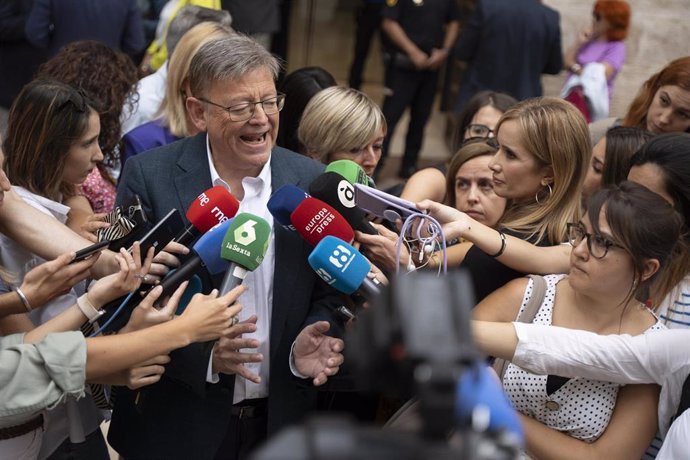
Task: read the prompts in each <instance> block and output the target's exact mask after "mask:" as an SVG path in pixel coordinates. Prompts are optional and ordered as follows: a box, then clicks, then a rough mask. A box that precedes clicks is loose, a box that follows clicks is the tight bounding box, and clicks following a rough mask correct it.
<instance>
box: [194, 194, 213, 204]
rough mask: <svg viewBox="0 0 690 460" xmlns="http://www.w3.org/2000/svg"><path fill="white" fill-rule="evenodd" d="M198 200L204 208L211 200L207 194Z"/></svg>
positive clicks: (200, 196)
mask: <svg viewBox="0 0 690 460" xmlns="http://www.w3.org/2000/svg"><path fill="white" fill-rule="evenodd" d="M197 200H199V205H200V206H201V207H202V208H203V207H204V206H205V205H206V204H207V203H208V202H209V201H211V199H210V198H209V197H208V196H206V192H204V193H202V194H201V195H199V196H198V197H197Z"/></svg>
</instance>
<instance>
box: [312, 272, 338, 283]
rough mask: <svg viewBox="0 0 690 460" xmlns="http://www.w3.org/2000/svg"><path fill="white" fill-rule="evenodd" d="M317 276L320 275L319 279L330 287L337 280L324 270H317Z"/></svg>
mask: <svg viewBox="0 0 690 460" xmlns="http://www.w3.org/2000/svg"><path fill="white" fill-rule="evenodd" d="M316 274H317V275H319V278H321V279H322V280H324V281H325V282H326V284H328V285H331V284H333V283H335V278H333V277H332V276H331V275H330V274H329V273H328V272H327V271H326V270H325V269H324V268H319V269H318V270H316Z"/></svg>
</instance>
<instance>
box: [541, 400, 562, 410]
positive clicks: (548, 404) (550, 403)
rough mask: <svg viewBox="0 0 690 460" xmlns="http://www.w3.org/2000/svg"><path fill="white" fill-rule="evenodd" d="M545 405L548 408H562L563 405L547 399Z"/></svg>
mask: <svg viewBox="0 0 690 460" xmlns="http://www.w3.org/2000/svg"><path fill="white" fill-rule="evenodd" d="M544 407H546V408H547V409H548V410H558V409H560V408H561V405H560V404H558V403H557V402H556V401H546V403H545V404H544Z"/></svg>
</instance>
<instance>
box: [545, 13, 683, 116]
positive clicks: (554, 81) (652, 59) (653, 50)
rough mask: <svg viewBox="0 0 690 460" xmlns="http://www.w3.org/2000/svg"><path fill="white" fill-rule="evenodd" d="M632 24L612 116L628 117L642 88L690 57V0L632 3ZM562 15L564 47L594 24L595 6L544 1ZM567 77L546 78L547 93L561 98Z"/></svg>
mask: <svg viewBox="0 0 690 460" xmlns="http://www.w3.org/2000/svg"><path fill="white" fill-rule="evenodd" d="M629 1H630V7H631V10H632V21H631V27H630V32H629V34H628V38H627V39H626V41H625V44H626V52H627V54H626V60H625V64H624V66H623V68H622V69H621V72H620V73H619V74H618V77H617V78H616V83H615V86H614V91H613V102H612V106H611V115H612V116H622V115H624V114H625V112H626V110H627V108H628V105H629V104H630V101H631V100H632V99H633V97H634V96H635V94H636V93H637V90H638V89H639V87H640V85H641V84H642V83H643V82H644V81H645V80H646V79H647V78H649V76H650V75H652V74H654V73H655V72H657V71H659V70H660V69H661V68H662V67H664V65H666V64H667V63H668V62H669V61H671V60H673V59H675V58H677V57H681V56H686V55H690V0H629ZM544 3H545V4H547V5H549V6H550V7H552V8H554V9H556V10H558V11H559V12H560V14H561V32H562V37H563V47H564V49H565V48H567V47H568V46H569V45H570V44H572V43H573V41H574V40H575V37H576V34H577V33H578V32H579V31H580V30H582V29H584V28H585V27H588V26H589V25H590V24H591V20H592V19H591V18H592V6H593V5H594V2H588V1H582V0H544ZM564 78H565V74H564V73H561V75H559V76H555V77H551V76H545V77H544V79H543V82H544V92H545V94H547V95H558V93H559V91H560V88H561V86H562V85H563V81H564Z"/></svg>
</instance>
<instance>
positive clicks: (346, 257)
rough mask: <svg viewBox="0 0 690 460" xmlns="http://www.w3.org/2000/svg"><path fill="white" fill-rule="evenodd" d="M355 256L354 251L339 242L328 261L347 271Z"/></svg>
mask: <svg viewBox="0 0 690 460" xmlns="http://www.w3.org/2000/svg"><path fill="white" fill-rule="evenodd" d="M354 258H355V256H354V254H352V251H350V250H349V249H347V248H346V247H345V246H343V245H342V244H339V245H338V246H336V248H335V249H334V250H333V252H332V253H331V255H330V257H329V258H328V261H329V262H330V263H331V264H332V265H333V266H334V267H336V268H339V269H340V270H341V271H345V270H346V269H347V267H348V266H349V265H350V263H351V262H352V261H353V260H354Z"/></svg>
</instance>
